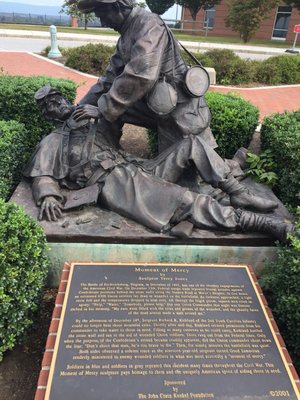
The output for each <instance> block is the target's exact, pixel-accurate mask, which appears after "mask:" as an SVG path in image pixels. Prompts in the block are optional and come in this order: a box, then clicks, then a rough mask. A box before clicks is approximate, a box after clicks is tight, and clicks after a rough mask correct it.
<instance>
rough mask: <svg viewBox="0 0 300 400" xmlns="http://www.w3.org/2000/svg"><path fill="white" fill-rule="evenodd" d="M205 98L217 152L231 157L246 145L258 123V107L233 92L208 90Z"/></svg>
mask: <svg viewBox="0 0 300 400" xmlns="http://www.w3.org/2000/svg"><path fill="white" fill-rule="evenodd" d="M205 97H206V100H207V103H208V106H209V108H210V111H211V114H212V120H211V130H212V132H213V134H214V136H215V138H216V140H217V143H218V146H219V147H218V149H217V151H218V153H219V154H220V155H221V156H222V157H225V158H231V157H232V156H233V155H234V154H235V152H236V151H237V150H238V149H239V148H240V147H242V146H243V147H248V145H249V143H250V141H251V138H252V136H253V133H254V131H255V129H256V127H257V125H258V116H259V113H258V109H257V108H256V107H255V106H253V105H252V104H251V103H249V102H248V101H246V100H244V99H242V98H241V97H238V96H236V95H233V94H221V93H216V92H208V93H207V94H206V96H205Z"/></svg>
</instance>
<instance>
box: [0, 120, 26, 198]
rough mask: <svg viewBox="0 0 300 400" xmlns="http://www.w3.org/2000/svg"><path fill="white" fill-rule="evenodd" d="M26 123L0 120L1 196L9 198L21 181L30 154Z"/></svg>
mask: <svg viewBox="0 0 300 400" xmlns="http://www.w3.org/2000/svg"><path fill="white" fill-rule="evenodd" d="M28 135H29V132H28V131H27V130H26V128H25V125H24V124H21V123H19V122H16V121H0V198H2V199H8V198H9V197H10V196H11V194H12V191H13V189H14V187H15V186H16V185H17V184H18V183H19V181H20V177H21V170H22V167H23V165H24V163H25V161H26V159H27V157H28V154H29V146H28V143H27V137H28Z"/></svg>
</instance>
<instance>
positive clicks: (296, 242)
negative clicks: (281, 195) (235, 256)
mask: <svg viewBox="0 0 300 400" xmlns="http://www.w3.org/2000/svg"><path fill="white" fill-rule="evenodd" d="M299 221H300V207H299V208H298V231H299V229H300V224H299ZM277 254H278V260H277V261H276V262H273V263H270V264H268V265H266V266H265V268H264V271H263V275H262V277H261V280H260V284H261V286H262V288H263V290H264V292H265V294H266V296H267V300H268V303H269V306H270V307H271V309H272V311H273V313H274V317H275V319H276V322H277V324H278V326H279V329H280V332H281V334H282V336H283V338H284V340H285V343H286V345H287V347H288V349H289V352H290V354H291V356H292V358H293V361H294V364H295V367H296V368H298V371H300V238H299V237H298V238H297V237H293V239H292V244H291V245H290V246H280V247H279V248H278V252H277Z"/></svg>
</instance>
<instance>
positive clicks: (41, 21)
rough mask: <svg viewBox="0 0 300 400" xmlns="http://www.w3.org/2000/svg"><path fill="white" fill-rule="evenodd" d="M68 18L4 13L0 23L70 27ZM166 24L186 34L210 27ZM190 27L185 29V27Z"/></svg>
mask: <svg viewBox="0 0 300 400" xmlns="http://www.w3.org/2000/svg"><path fill="white" fill-rule="evenodd" d="M70 20H71V18H70V16H68V15H64V14H61V15H46V14H45V15H39V14H30V13H28V14H25V13H22V14H21V13H6V12H0V23H4V24H26V25H56V26H70V25H71V23H70ZM165 22H166V24H167V25H168V26H169V27H170V28H171V29H172V30H174V31H181V32H187V33H202V32H204V33H205V34H206V35H207V33H208V31H209V30H211V29H212V28H211V27H208V26H207V24H206V23H205V21H203V20H199V21H192V20H178V19H177V20H176V19H165ZM187 24H188V25H189V26H190V27H186V25H187ZM78 26H79V27H83V26H84V21H81V20H78ZM87 26H88V27H91V28H92V27H94V28H100V27H101V23H100V20H99V19H95V20H92V21H88V24H87Z"/></svg>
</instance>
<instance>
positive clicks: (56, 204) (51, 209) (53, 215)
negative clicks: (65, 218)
mask: <svg viewBox="0 0 300 400" xmlns="http://www.w3.org/2000/svg"><path fill="white" fill-rule="evenodd" d="M62 209H63V205H62V203H61V202H60V201H59V200H57V198H55V197H53V196H47V197H45V198H44V200H43V202H42V205H41V210H40V213H39V220H40V221H41V220H42V219H43V216H44V215H45V217H46V219H47V220H48V221H57V219H58V218H61V217H62Z"/></svg>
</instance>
